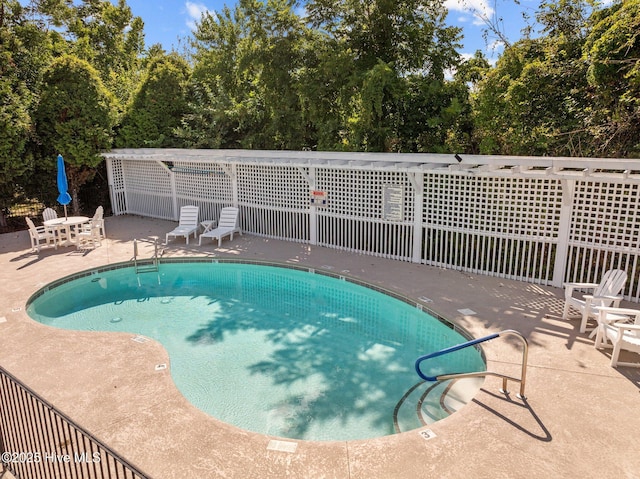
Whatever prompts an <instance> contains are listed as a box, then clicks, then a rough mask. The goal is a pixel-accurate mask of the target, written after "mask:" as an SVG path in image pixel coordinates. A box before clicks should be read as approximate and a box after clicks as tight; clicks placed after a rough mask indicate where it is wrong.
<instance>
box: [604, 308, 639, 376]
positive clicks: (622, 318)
mask: <svg viewBox="0 0 640 479" xmlns="http://www.w3.org/2000/svg"><path fill="white" fill-rule="evenodd" d="M598 309H599V311H598V328H597V334H596V342H595V347H596V348H610V347H613V352H612V353H611V366H612V367H614V368H616V367H618V366H628V367H634V368H640V362H637V363H630V362H623V361H620V360H619V359H618V358H619V357H620V351H622V350H623V349H625V350H628V351H633V352H636V353H640V310H637V309H627V308H607V307H602V308H598ZM609 341H611V342H610V343H609Z"/></svg>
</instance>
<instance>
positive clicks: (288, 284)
mask: <svg viewBox="0 0 640 479" xmlns="http://www.w3.org/2000/svg"><path fill="white" fill-rule="evenodd" d="M282 266H283V265H264V264H248V263H244V262H237V261H231V262H229V261H220V260H213V261H212V260H211V259H207V260H206V261H193V260H189V261H168V262H162V263H161V264H160V267H159V270H158V271H157V272H147V273H136V270H135V268H133V267H132V266H130V265H127V264H118V265H114V266H110V267H108V268H102V269H97V270H93V271H87V272H84V273H82V274H78V275H74V276H73V277H69V278H64V279H62V280H60V281H57V282H54V283H52V284H50V285H48V286H46V287H45V288H43V289H41V290H40V291H38V292H36V293H35V294H34V295H33V296H32V298H31V299H30V300H29V303H28V307H27V312H28V314H29V315H30V316H31V317H32V318H33V319H35V320H37V321H39V322H41V323H44V324H47V325H50V326H54V327H58V328H64V329H75V330H89V331H92V330H93V331H120V332H128V333H132V335H140V336H146V337H149V338H153V339H155V340H157V341H159V342H160V343H161V344H162V345H163V346H164V347H165V348H166V349H167V351H168V354H169V357H170V361H171V363H170V371H171V375H172V378H173V380H174V382H175V384H176V386H177V387H178V389H179V390H180V391H181V392H182V394H183V395H184V396H185V397H186V398H187V399H188V400H189V401H190V402H191V403H192V404H194V405H195V406H196V407H198V408H200V409H201V410H203V411H205V412H207V413H208V414H210V415H212V416H214V417H216V418H218V419H220V420H222V421H225V422H228V423H231V424H234V425H236V426H238V427H241V428H243V429H247V430H251V431H254V432H260V433H264V434H269V435H274V436H281V437H287V438H293V439H309V440H349V439H366V438H371V437H379V436H383V435H387V434H392V433H394V432H398V430H408V429H411V428H416V427H420V426H421V425H423V424H424V422H425V417H427V416H428V419H427V420H428V421H434V420H437V419H439V418H441V417H444V416H446V415H447V414H448V413H447V412H446V411H444V410H443V408H442V405H441V404H440V402H441V396H439V395H433V394H432V395H431V396H428V395H427V397H426V398H425V394H426V391H427V389H428V388H429V387H431V386H429V384H428V383H427V384H426V385H424V386H423V385H420V384H419V383H421V381H420V379H419V378H418V376H417V375H416V374H415V371H414V368H413V365H414V362H415V359H416V358H417V357H418V356H420V355H421V354H425V353H428V352H432V351H436V350H438V349H440V348H442V347H446V346H450V345H453V344H458V343H460V342H463V341H464V340H465V339H466V338H464V337H462V336H461V335H460V333H458V332H456V331H454V330H453V329H452V328H451V327H449V325H448V324H445V323H444V322H442V321H440V320H438V319H436V318H435V317H433V316H432V315H430V314H428V313H426V312H425V311H423V310H422V308H420V307H417V305H416V304H410V303H408V302H405V301H403V300H401V299H399V298H396V297H392V296H389V295H386V294H381V293H380V292H377V291H374V290H372V289H370V288H367V287H364V286H363V285H361V284H357V283H355V282H354V281H353V280H352V279H350V278H347V277H346V276H343V275H332V274H330V273H327V272H325V271H323V272H322V274H310V272H309V271H307V270H300V269H298V268H291V267H282ZM315 273H320V271H317V272H315ZM484 369H485V364H484V361H483V359H482V356H481V354H480V352H479V351H477V350H475V349H474V348H467V349H464V350H461V351H460V352H457V353H455V354H452V355H447V356H446V357H440V358H437V359H435V360H434V361H433V362H431V363H430V364H429V365H425V367H424V370H425V372H427V373H433V374H441V373H447V372H462V371H480V370H484ZM408 398H409V399H408ZM416 408H418V409H419V410H420V411H419V412H416ZM414 416H415V417H414Z"/></svg>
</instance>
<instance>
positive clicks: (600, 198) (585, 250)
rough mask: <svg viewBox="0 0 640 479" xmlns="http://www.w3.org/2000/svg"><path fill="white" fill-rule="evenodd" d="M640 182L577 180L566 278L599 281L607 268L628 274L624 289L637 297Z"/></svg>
mask: <svg viewBox="0 0 640 479" xmlns="http://www.w3.org/2000/svg"><path fill="white" fill-rule="evenodd" d="M639 200H640V185H637V184H619V183H598V182H576V186H575V191H574V199H573V208H572V217H571V228H570V234H569V236H570V237H569V254H568V257H567V268H566V274H565V280H566V281H581V282H599V281H600V278H601V277H602V274H603V273H604V272H605V271H606V270H608V269H617V268H619V269H624V270H625V271H627V274H628V275H629V279H628V280H627V284H626V287H625V292H626V294H627V296H629V297H630V298H631V299H634V300H636V301H637V300H638V297H639V296H640V291H639V290H638V287H639V286H638V285H639V277H640V267H639V265H638V259H639V256H640V204H639Z"/></svg>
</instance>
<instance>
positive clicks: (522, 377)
mask: <svg viewBox="0 0 640 479" xmlns="http://www.w3.org/2000/svg"><path fill="white" fill-rule="evenodd" d="M507 335H511V336H516V337H518V338H519V339H520V340H521V341H522V345H523V349H522V371H521V373H520V378H514V377H512V376H507V375H505V374H501V373H496V372H492V371H477V372H471V373H450V374H440V375H438V376H426V375H425V374H424V373H423V372H422V370H421V369H420V364H421V363H422V362H423V361H426V360H427V359H432V358H436V357H438V356H443V355H445V354H449V353H453V352H455V351H459V350H460V349H464V348H468V347H470V346H474V345H476V344H479V343H483V342H485V341H491V340H492V339H495V338H498V337H500V336H507ZM528 356H529V343H528V342H527V339H526V338H525V337H524V336H523V335H522V334H521V333H519V332H518V331H515V330H513V329H506V330H504V331H500V332H499V333H494V334H490V335H489V336H485V337H483V338H479V339H472V340H471V341H467V342H466V343H462V344H457V345H455V346H451V347H449V348H445V349H441V350H440V351H436V352H435V353H431V354H426V355H424V356H420V357H419V358H418V359H416V363H415V368H416V373H418V376H420V377H421V378H422V379H424V380H425V381H444V380H446V379H460V378H471V377H481V376H497V377H499V378H502V389H501V392H503V393H504V394H508V392H509V391H508V390H507V381H508V380H511V381H516V382H519V383H520V394H518V395H517V397H519V398H520V399H526V396H525V395H524V387H525V382H526V376H527V358H528Z"/></svg>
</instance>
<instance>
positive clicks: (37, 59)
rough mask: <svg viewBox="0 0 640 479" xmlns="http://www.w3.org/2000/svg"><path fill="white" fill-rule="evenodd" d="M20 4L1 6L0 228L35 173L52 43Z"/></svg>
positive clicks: (7, 0) (13, 2) (11, 3)
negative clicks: (37, 124) (37, 118)
mask: <svg viewBox="0 0 640 479" xmlns="http://www.w3.org/2000/svg"><path fill="white" fill-rule="evenodd" d="M29 17H30V11H29V10H28V9H26V8H25V7H23V6H22V5H21V4H20V3H19V2H17V1H11V0H2V2H1V3H0V225H4V224H5V217H4V212H5V210H6V208H7V207H8V206H11V205H12V204H13V202H14V201H16V200H19V198H18V195H20V194H22V192H23V188H21V185H22V184H23V183H24V182H25V180H26V179H27V178H29V177H30V176H31V174H32V171H33V168H34V164H35V162H34V155H33V151H32V146H33V140H34V122H33V119H32V112H33V108H34V107H35V105H36V102H37V98H38V91H39V88H40V83H41V79H42V72H43V70H44V65H45V64H46V63H47V62H49V61H50V58H51V42H50V38H49V37H48V36H47V34H46V32H44V31H43V30H42V28H40V27H39V25H38V24H36V23H34V22H32V21H30V20H29Z"/></svg>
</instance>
